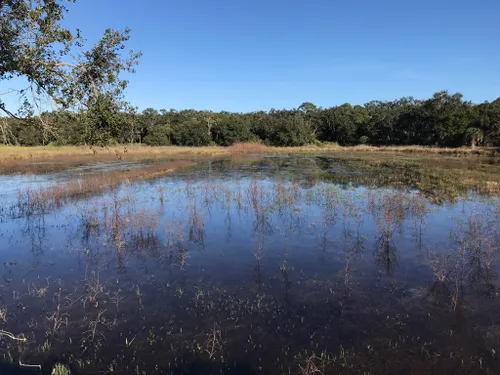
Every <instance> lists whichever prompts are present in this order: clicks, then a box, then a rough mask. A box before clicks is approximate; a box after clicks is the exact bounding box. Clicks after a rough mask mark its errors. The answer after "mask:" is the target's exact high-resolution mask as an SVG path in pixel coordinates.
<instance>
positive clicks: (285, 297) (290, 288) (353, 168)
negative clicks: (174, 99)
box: [0, 151, 500, 375]
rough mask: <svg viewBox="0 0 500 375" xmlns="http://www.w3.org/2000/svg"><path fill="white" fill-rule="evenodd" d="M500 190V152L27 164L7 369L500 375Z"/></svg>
mask: <svg viewBox="0 0 500 375" xmlns="http://www.w3.org/2000/svg"><path fill="white" fill-rule="evenodd" d="M0 164H1V163H0ZM499 196H500V158H498V157H496V156H488V155H485V156H460V157H459V156H447V155H438V154H428V155H420V154H409V153H398V152H393V153H383V152H380V153H370V152H363V151H358V152H352V153H348V152H346V153H336V154H332V153H330V154H320V153H318V154H313V153H306V154H295V155H286V154H272V153H271V152H268V153H266V154H259V155H257V154H255V155H252V154H241V155H239V154H238V155H229V154H221V155H218V153H213V152H212V153H206V154H203V155H198V156H197V157H192V155H191V156H190V155H189V154H186V155H184V156H183V158H182V160H181V159H180V158H179V157H177V158H173V157H170V156H169V155H162V156H161V157H160V156H158V157H155V158H152V159H150V160H148V159H131V160H128V159H127V155H125V153H123V154H120V155H119V154H117V158H115V160H112V159H111V158H110V159H109V160H105V159H104V158H103V160H96V161H94V162H91V161H85V162H76V161H72V160H71V158H69V159H68V160H67V162H66V163H65V162H64V160H62V161H61V158H59V160H57V161H56V160H55V159H54V160H52V159H50V160H48V161H44V162H40V161H38V162H37V161H36V160H33V159H32V158H31V157H26V158H22V159H20V160H17V161H16V162H15V163H11V164H10V165H9V166H7V165H4V166H3V169H2V172H0V373H1V374H4V373H6V374H8V373H10V372H11V371H12V372H13V371H18V373H33V374H37V373H38V374H41V373H43V374H61V375H62V374H69V373H71V374H108V373H109V374H112V373H116V374H134V375H148V374H171V375H177V374H214V375H215V374H241V375H247V374H248V375H250V374H269V375H271V374H297V375H312V374H324V375H328V374H366V375H368V374H394V375H396V374H498V373H500V279H499V273H498V271H499V257H500V201H499V199H498V197H499Z"/></svg>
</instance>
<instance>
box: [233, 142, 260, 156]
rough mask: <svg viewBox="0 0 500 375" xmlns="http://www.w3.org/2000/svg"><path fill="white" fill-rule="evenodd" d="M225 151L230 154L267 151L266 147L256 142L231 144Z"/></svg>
mask: <svg viewBox="0 0 500 375" xmlns="http://www.w3.org/2000/svg"><path fill="white" fill-rule="evenodd" d="M227 150H228V152H229V153H230V154H244V153H251V152H266V151H268V147H267V146H266V145H263V144H262V143H257V142H249V143H233V144H232V145H231V146H229V147H228V149H227Z"/></svg>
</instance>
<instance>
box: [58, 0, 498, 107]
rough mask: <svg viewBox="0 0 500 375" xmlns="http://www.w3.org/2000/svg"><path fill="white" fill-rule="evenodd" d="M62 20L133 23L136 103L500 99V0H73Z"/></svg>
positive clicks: (86, 25) (131, 92) (92, 30)
mask: <svg viewBox="0 0 500 375" xmlns="http://www.w3.org/2000/svg"><path fill="white" fill-rule="evenodd" d="M70 9H71V12H70V14H68V16H67V22H66V25H67V26H68V27H70V28H71V27H73V28H76V27H79V28H80V29H82V31H83V33H84V35H85V36H87V37H88V38H89V40H90V41H95V40H96V39H97V38H98V37H99V35H100V34H101V33H102V32H103V31H104V29H105V28H106V27H115V28H123V27H125V26H128V27H130V28H131V29H132V40H131V43H130V46H131V47H132V48H134V49H137V50H142V51H143V53H144V56H143V58H142V60H141V64H140V66H139V67H138V68H137V73H136V74H135V75H134V76H132V77H130V86H129V89H128V93H127V97H128V99H129V100H130V101H131V102H132V104H134V105H137V106H139V108H141V109H143V108H146V107H154V108H157V109H160V108H166V109H169V108H175V109H184V108H195V109H211V110H216V111H219V110H230V111H251V110H259V109H264V110H269V109H271V108H294V107H298V106H299V105H300V104H301V103H302V102H304V101H311V102H313V103H315V104H316V105H318V106H322V107H328V106H332V105H338V104H341V103H344V102H351V103H354V104H363V103H366V102H367V101H369V100H372V99H378V100H391V99H394V98H398V97H401V96H409V95H412V96H414V97H416V98H427V97H430V96H431V95H432V94H433V93H434V92H435V91H438V90H442V89H447V90H449V91H452V92H455V91H460V92H462V93H463V94H464V95H465V98H466V99H468V100H472V101H474V102H483V101H485V100H489V101H491V100H494V99H496V98H497V97H499V96H500V0H470V1H464V0H419V1H406V0H392V1H388V0H343V1H333V0H316V1H315V0H310V1H303V0H302V1H297V0H252V1H250V0H249V1H244V0H212V1H209V0H176V1H173V0H163V1H162V0H156V1H153V0H143V1H132V0H79V1H78V2H77V4H76V5H72V6H71V8H70Z"/></svg>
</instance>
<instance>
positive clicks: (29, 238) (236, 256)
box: [0, 171, 488, 284]
mask: <svg viewBox="0 0 500 375" xmlns="http://www.w3.org/2000/svg"><path fill="white" fill-rule="evenodd" d="M69 175H71V174H70V173H66V174H64V173H63V174H53V175H46V176H36V177H26V176H9V177H2V184H1V186H2V188H1V189H2V194H3V196H4V197H5V201H6V202H9V201H10V199H15V194H16V191H17V190H18V189H19V188H23V187H28V186H29V187H33V186H46V185H47V184H50V183H54V182H55V180H56V179H59V178H60V177H61V176H69ZM188 175H189V173H188ZM185 176H186V173H184V174H179V175H177V176H176V177H175V178H171V177H165V178H161V179H158V180H155V181H145V182H140V183H138V184H137V185H125V186H123V187H122V188H121V189H120V192H119V196H120V197H125V196H127V195H128V196H132V197H134V202H133V203H131V204H130V205H129V207H130V210H131V212H132V214H138V213H140V212H141V211H143V212H145V213H147V214H149V215H155V216H157V219H158V222H159V225H158V231H157V232H156V235H157V237H156V238H157V240H158V247H159V250H157V251H158V252H160V253H162V252H163V253H166V252H167V242H168V239H167V228H168V223H169V222H174V223H175V222H177V221H180V222H181V223H182V228H183V239H184V242H183V246H186V247H187V248H188V249H189V259H188V260H187V265H186V267H185V273H186V274H187V275H190V276H192V277H200V276H202V275H203V276H207V275H210V277H212V278H214V279H216V280H217V281H218V282H221V283H223V284H224V283H234V282H236V283H238V282H242V281H245V280H247V281H248V280H251V279H252V275H253V274H254V267H255V265H256V257H255V255H254V251H255V248H256V246H257V241H258V239H259V238H260V239H261V240H260V241H261V242H262V259H261V261H260V266H261V268H260V269H261V270H262V271H263V272H264V273H265V274H267V277H276V275H278V274H279V267H280V264H282V262H283V259H284V257H285V254H286V258H287V262H288V263H289V264H290V265H292V266H293V267H294V270H295V272H302V273H304V274H307V275H316V274H318V275H322V276H324V277H328V274H329V273H337V272H340V271H341V270H342V268H343V265H344V262H345V259H346V251H347V249H348V248H349V246H351V247H352V246H353V244H352V243H350V242H348V240H346V239H345V238H344V237H343V236H342V235H343V231H344V234H345V233H348V234H350V235H351V236H352V238H355V237H356V236H357V233H356V230H357V226H356V222H355V221H354V220H353V218H352V217H348V216H347V218H344V216H343V211H342V207H338V210H337V211H336V222H335V224H334V225H331V226H328V228H327V229H326V230H324V229H323V224H322V220H323V210H324V208H325V207H324V206H322V204H323V203H321V204H320V205H318V204H316V203H314V202H312V203H308V202H307V201H306V199H305V197H306V196H307V195H308V194H309V195H311V194H312V195H314V194H321V192H320V190H319V187H320V186H321V185H315V186H313V187H312V188H309V187H306V188H302V187H301V188H299V192H300V194H301V196H302V199H301V200H299V201H297V202H295V203H294V205H293V207H286V205H284V206H283V207H282V212H281V215H280V212H279V211H280V210H279V207H274V211H273V212H272V213H271V214H270V215H269V218H268V221H269V225H268V226H267V227H266V230H265V231H264V233H262V231H259V230H258V231H257V232H258V233H257V234H256V233H255V229H254V226H255V222H256V216H255V213H254V212H253V211H252V208H251V207H249V206H250V205H249V204H248V197H247V195H246V191H247V190H248V188H249V184H250V183H251V180H250V179H249V178H248V177H246V173H245V172H241V173H238V174H235V175H222V176H220V178H219V177H215V178H211V179H210V178H208V176H207V173H206V172H203V171H199V172H194V173H192V174H190V177H191V178H192V180H190V181H189V182H185V181H183V180H182V177H185ZM274 182H275V181H273V180H272V179H271V178H269V177H263V178H262V179H259V180H258V186H259V189H260V188H262V191H264V192H265V193H266V194H275V191H274ZM211 184H213V185H214V186H215V189H216V190H215V191H211V192H210V193H209V195H213V194H216V195H217V202H210V203H209V204H205V201H204V199H205V197H204V196H205V193H204V189H205V187H206V186H210V185H211ZM283 184H284V186H285V189H286V190H287V191H289V190H290V188H291V185H290V183H289V182H283ZM326 186H328V185H326ZM160 187H162V188H163V189H165V191H164V196H165V203H164V205H163V206H162V205H161V203H160V201H159V190H158V189H159V188H160ZM332 187H333V188H334V189H335V191H338V194H339V197H340V198H341V199H344V200H348V201H352V202H353V205H354V206H355V207H357V208H358V209H360V212H362V221H361V226H360V232H359V234H360V235H361V236H363V238H365V242H364V251H363V253H362V254H361V255H360V256H359V257H357V258H356V260H355V263H354V264H355V267H356V268H357V269H361V270H365V271H364V272H365V273H366V274H367V275H368V276H367V277H369V275H372V276H373V275H375V274H376V272H377V270H378V268H377V265H376V264H375V261H374V255H373V248H374V245H375V243H376V241H377V239H378V238H379V236H380V233H378V231H377V226H376V224H375V219H374V217H373V216H372V215H371V214H370V213H369V212H367V207H368V198H367V194H368V193H369V189H367V188H356V189H354V188H352V189H347V190H344V189H340V188H336V187H334V186H333V185H332ZM188 188H189V189H191V191H192V194H191V196H188V194H187V189H188ZM238 189H241V191H242V200H243V202H242V205H243V206H246V209H241V210H238V207H237V206H238V205H237V202H236V201H235V195H236V193H237V191H238ZM225 190H228V191H230V192H231V196H232V198H231V200H230V209H229V210H228V209H227V207H225V206H226V205H227V202H226V198H225ZM377 192H378V193H380V194H382V193H384V192H386V193H387V192H390V191H389V190H378V191H377ZM375 194H377V193H375ZM194 201H196V207H197V209H198V211H199V212H200V214H201V216H202V217H203V219H204V220H203V221H204V230H205V235H204V243H203V244H196V243H193V242H192V241H189V229H188V223H189V222H190V215H191V212H192V210H193V203H194ZM104 202H107V205H108V206H110V205H111V204H112V195H111V194H107V195H104V196H103V197H96V198H90V199H88V200H86V201H79V202H77V203H75V204H70V205H66V206H65V208H63V209H61V210H57V211H53V212H51V213H49V214H47V215H45V217H43V218H42V217H34V218H31V219H29V220H28V219H26V218H17V219H13V220H7V221H4V222H2V223H1V224H0V225H1V229H0V233H1V239H2V241H1V243H0V254H1V255H0V260H1V261H2V263H3V262H12V261H15V262H17V265H16V266H15V267H14V268H13V267H10V268H8V267H7V268H6V269H5V270H4V273H5V274H6V275H8V276H6V277H8V278H11V279H13V280H14V279H16V278H17V281H19V282H20V281H21V280H23V279H24V278H28V279H29V278H31V277H33V278H39V277H40V278H43V277H49V276H51V277H55V278H64V279H66V282H68V281H69V280H71V279H73V281H74V282H77V281H78V280H79V278H82V277H83V275H84V272H85V265H84V264H85V262H84V261H82V259H83V258H84V256H83V255H82V254H83V251H84V250H85V248H86V247H93V249H92V251H95V252H99V251H102V252H103V254H104V253H105V251H107V255H106V258H107V262H108V263H107V268H106V270H107V271H106V273H107V274H108V275H107V276H108V277H111V276H112V275H114V274H116V273H117V272H118V270H117V268H118V266H117V265H116V264H113V252H112V251H110V250H111V248H112V244H108V245H107V248H106V247H105V246H103V244H104V242H105V241H106V239H105V235H106V234H108V235H109V233H104V234H101V235H100V236H99V237H98V238H97V239H95V240H94V241H91V242H90V243H85V242H84V241H83V240H82V230H81V227H80V226H79V225H80V224H81V221H82V213H83V212H85V211H86V210H88V209H89V207H92V206H95V207H98V208H99V209H100V210H101V211H100V212H101V213H100V215H102V207H103V205H104ZM427 208H429V209H430V212H428V213H427V214H426V216H425V220H424V223H423V233H422V247H423V248H424V249H426V248H432V249H445V248H449V247H450V246H452V244H451V240H450V232H451V231H453V230H454V229H455V226H456V222H455V219H456V218H464V217H465V216H464V215H465V214H464V213H467V212H471V211H474V212H480V211H481V210H487V209H488V201H484V202H480V201H462V202H459V203H456V204H446V205H442V206H434V205H431V204H429V203H427ZM108 211H109V212H108V215H110V214H111V213H110V210H108ZM125 211H126V209H123V212H122V214H125ZM294 220H295V221H294ZM419 223H420V222H419V221H418V220H416V219H415V220H414V219H412V217H411V216H410V215H407V216H406V218H405V220H404V223H403V225H402V227H401V228H398V229H396V230H394V233H393V235H392V240H393V243H394V245H395V248H396V249H397V257H398V261H397V265H396V266H395V267H394V275H393V276H394V277H403V278H407V279H409V280H410V279H418V274H415V273H419V272H421V271H422V268H414V269H413V268H412V265H413V264H414V263H415V262H417V263H418V262H420V263H421V260H420V261H419V259H420V258H419V244H418V241H417V240H416V236H417V232H416V231H415V230H414V229H413V228H414V227H415V228H416V225H417V224H418V225H419ZM294 224H295V225H294ZM287 226H288V229H287ZM259 233H260V234H259ZM325 236H326V241H325V242H322V239H323V238H324V237H325ZM352 238H351V242H352V241H353V240H352ZM346 241H347V242H346ZM125 246H127V244H125ZM131 253H133V252H131ZM146 253H147V252H146ZM14 269H15V270H17V271H19V270H21V272H14V271H13V270H14ZM166 269H167V268H166V267H165V266H164V264H163V263H162V262H158V261H157V259H155V258H154V257H149V256H134V255H132V254H129V255H128V256H127V259H126V260H125V261H124V264H122V265H121V269H120V272H122V273H123V272H125V273H126V274H127V277H131V278H141V277H144V275H145V274H151V273H153V274H154V275H155V276H156V277H161V275H162V274H165V273H166V272H167V270H166ZM382 272H384V268H383V267H382ZM30 275H31V277H30Z"/></svg>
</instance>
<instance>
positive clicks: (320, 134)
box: [0, 91, 500, 147]
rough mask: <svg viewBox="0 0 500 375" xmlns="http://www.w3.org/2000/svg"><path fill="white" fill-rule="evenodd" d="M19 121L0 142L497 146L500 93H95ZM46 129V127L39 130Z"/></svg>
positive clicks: (3, 127) (0, 127)
mask: <svg viewBox="0 0 500 375" xmlns="http://www.w3.org/2000/svg"><path fill="white" fill-rule="evenodd" d="M40 117H41V119H42V120H43V124H45V125H44V126H42V123H41V122H40V121H39V120H37V119H36V118H35V117H34V116H33V117H27V118H25V119H24V120H16V119H6V118H4V119H3V120H1V121H0V142H3V143H10V144H14V143H16V142H17V143H19V144H25V145H39V144H48V143H49V142H54V143H56V144H89V143H97V144H105V143H109V142H118V143H145V144H148V145H152V146H164V145H170V144H174V145H183V146H206V145H211V144H217V145H221V146H229V145H231V144H233V143H237V142H263V143H265V144H268V145H273V146H302V145H306V144H333V143H338V144H339V145H343V146H345V145H355V144H372V145H427V146H442V147H459V146H479V145H482V146H500V99H497V100H496V101H494V102H492V103H482V104H480V105H474V104H472V103H470V102H467V101H464V100H463V98H462V96H461V95H460V94H452V95H451V94H449V93H447V92H446V91H442V92H439V93H436V94H435V95H434V96H433V97H432V98H430V99H428V100H415V99H413V98H411V97H409V98H401V99H398V100H395V101H391V102H379V101H372V102H369V103H367V104H365V105H364V106H359V105H356V106H352V105H350V104H348V103H346V104H342V105H340V106H336V107H330V108H324V109H322V108H317V107H316V106H314V104H312V103H304V104H302V105H301V106H300V107H299V108H298V109H293V110H271V111H269V112H264V111H259V112H251V113H229V112H220V113H214V112H207V111H195V110H183V111H175V110H169V111H167V110H164V109H162V110H159V111H158V110H156V109H153V108H148V109H145V110H144V111H143V112H141V113H137V112H136V110H135V109H134V108H131V107H124V106H123V105H121V103H120V102H117V100H116V96H115V94H113V93H107V94H101V95H99V97H97V99H95V100H93V101H92V103H91V105H90V106H89V108H88V109H85V110H82V111H78V112H74V111H61V110H60V111H54V112H50V113H43V114H42V115H41V116H40ZM47 129H50V131H47Z"/></svg>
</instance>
